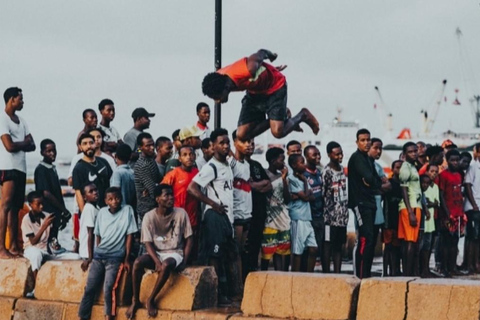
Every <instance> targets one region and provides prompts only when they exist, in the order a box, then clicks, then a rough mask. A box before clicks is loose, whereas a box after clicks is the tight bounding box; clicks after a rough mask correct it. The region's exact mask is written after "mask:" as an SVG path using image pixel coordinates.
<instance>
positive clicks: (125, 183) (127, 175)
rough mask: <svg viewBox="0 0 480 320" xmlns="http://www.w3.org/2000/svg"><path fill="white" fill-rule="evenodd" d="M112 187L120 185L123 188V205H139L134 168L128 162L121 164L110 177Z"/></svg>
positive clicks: (133, 206)
mask: <svg viewBox="0 0 480 320" xmlns="http://www.w3.org/2000/svg"><path fill="white" fill-rule="evenodd" d="M110 187H119V188H120V189H121V190H122V205H126V204H128V205H130V206H132V208H135V207H136V205H137V194H136V191H135V176H134V175H133V169H132V168H131V167H130V166H129V165H128V164H122V165H119V166H118V167H117V168H116V169H115V171H114V172H113V174H112V177H111V178H110Z"/></svg>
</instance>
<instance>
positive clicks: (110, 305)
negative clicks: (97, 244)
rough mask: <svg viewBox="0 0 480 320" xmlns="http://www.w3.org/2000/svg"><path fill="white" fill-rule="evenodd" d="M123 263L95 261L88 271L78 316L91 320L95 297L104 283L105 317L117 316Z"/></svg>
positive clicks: (103, 260)
mask: <svg viewBox="0 0 480 320" xmlns="http://www.w3.org/2000/svg"><path fill="white" fill-rule="evenodd" d="M122 271H123V267H122V262H120V261H118V260H111V259H109V260H107V259H93V261H92V263H91V265H90V269H89V271H88V278H87V285H86V286H85V292H84V294H83V297H82V302H80V307H79V309H78V316H79V317H80V318H81V319H90V316H91V314H92V307H93V303H94V301H95V295H96V293H97V291H98V288H100V287H101V285H102V282H103V293H104V297H105V298H104V300H105V315H106V316H115V314H116V307H117V306H116V303H115V300H116V298H115V289H116V287H117V284H118V281H119V279H120V275H121V274H122Z"/></svg>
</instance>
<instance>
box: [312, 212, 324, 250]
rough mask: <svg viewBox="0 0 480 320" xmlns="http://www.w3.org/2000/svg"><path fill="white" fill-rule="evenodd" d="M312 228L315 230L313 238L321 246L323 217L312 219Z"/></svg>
mask: <svg viewBox="0 0 480 320" xmlns="http://www.w3.org/2000/svg"><path fill="white" fill-rule="evenodd" d="M312 228H313V231H314V232H315V240H316V241H317V245H318V247H319V248H321V245H322V242H323V240H324V239H325V222H324V220H323V217H322V218H321V219H312Z"/></svg>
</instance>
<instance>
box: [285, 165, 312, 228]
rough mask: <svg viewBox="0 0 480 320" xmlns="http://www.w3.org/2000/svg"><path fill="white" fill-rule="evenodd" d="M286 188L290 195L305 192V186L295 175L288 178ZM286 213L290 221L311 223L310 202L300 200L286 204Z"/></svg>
mask: <svg viewBox="0 0 480 320" xmlns="http://www.w3.org/2000/svg"><path fill="white" fill-rule="evenodd" d="M288 188H289V189H290V193H298V192H302V191H305V185H304V183H303V181H302V180H300V179H298V178H297V177H296V176H295V175H293V174H291V175H289V176H288ZM288 213H289V214H290V219H292V220H302V221H312V212H311V210H310V202H308V201H303V200H302V199H297V200H292V201H290V203H289V204H288Z"/></svg>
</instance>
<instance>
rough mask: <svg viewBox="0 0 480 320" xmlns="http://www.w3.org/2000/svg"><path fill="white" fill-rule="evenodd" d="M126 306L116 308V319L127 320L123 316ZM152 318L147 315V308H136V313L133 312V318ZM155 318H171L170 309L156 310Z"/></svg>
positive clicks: (163, 319) (157, 319) (141, 319)
mask: <svg viewBox="0 0 480 320" xmlns="http://www.w3.org/2000/svg"><path fill="white" fill-rule="evenodd" d="M127 309H128V307H121V308H118V312H117V317H116V319H117V320H128V319H127V317H126V316H125V312H127ZM147 319H152V318H151V317H149V316H148V313H147V309H143V308H141V309H138V310H137V313H136V314H135V320H147ZM155 320H172V311H165V310H158V314H157V316H156V317H155Z"/></svg>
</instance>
